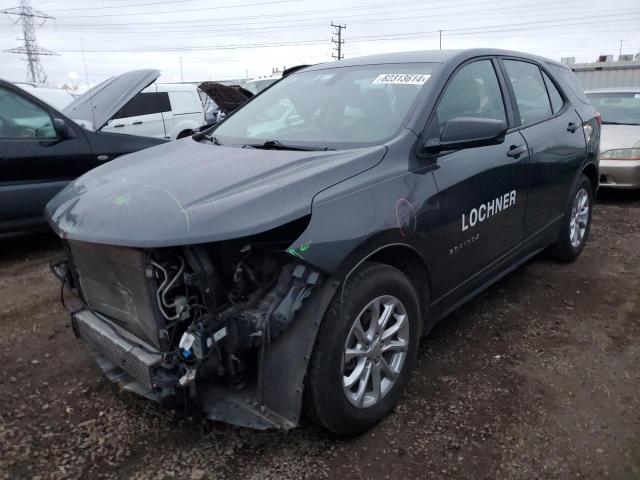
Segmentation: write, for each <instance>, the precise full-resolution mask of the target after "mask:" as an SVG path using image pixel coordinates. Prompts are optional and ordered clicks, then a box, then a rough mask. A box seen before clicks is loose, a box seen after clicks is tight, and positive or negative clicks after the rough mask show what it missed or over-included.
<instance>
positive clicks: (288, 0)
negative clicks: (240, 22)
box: [60, 0, 303, 18]
mask: <svg viewBox="0 0 640 480" xmlns="http://www.w3.org/2000/svg"><path fill="white" fill-rule="evenodd" d="M302 1H303V0H271V1H268V2H255V3H241V4H238V5H222V6H219V7H205V8H189V9H186V8H181V9H180V10H164V11H159V12H156V11H147V12H129V13H126V12H124V13H122V12H121V13H103V14H100V15H73V16H62V17H60V18H103V17H124V16H136V15H160V14H163V13H188V12H204V11H207V10H220V9H223V8H238V7H259V6H264V5H274V4H280V3H294V2H302Z"/></svg>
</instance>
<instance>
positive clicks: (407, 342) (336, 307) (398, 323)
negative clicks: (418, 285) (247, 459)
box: [305, 262, 421, 436]
mask: <svg viewBox="0 0 640 480" xmlns="http://www.w3.org/2000/svg"><path fill="white" fill-rule="evenodd" d="M341 294H342V290H338V291H337V292H336V295H335V297H334V299H333V300H332V302H331V304H330V306H329V308H328V309H327V311H326V313H325V316H324V319H323V321H322V324H321V326H320V330H319V332H318V338H317V340H316V345H315V347H314V350H313V354H312V356H311V361H310V365H309V371H308V373H307V384H306V388H305V407H306V409H307V412H308V413H309V414H310V416H311V419H312V420H313V421H314V422H315V423H317V424H318V425H320V426H322V427H324V428H326V429H327V430H329V431H331V432H333V433H335V434H338V435H341V436H353V435H357V434H359V433H362V432H364V431H365V430H367V429H369V428H371V427H372V426H374V425H375V424H376V423H378V422H379V421H380V420H381V419H382V418H383V417H384V416H385V415H387V414H388V413H389V411H390V410H391V409H392V408H393V406H394V404H395V403H396V402H397V400H398V398H399V397H400V395H401V394H402V392H403V391H404V389H405V387H406V385H407V382H408V381H409V374H410V371H411V368H412V366H413V363H414V360H415V356H416V351H417V348H418V340H419V335H420V322H421V320H420V309H419V302H418V298H417V295H416V292H415V289H414V287H413V285H412V284H411V281H410V280H409V279H408V278H407V277H406V275H404V274H403V273H402V272H401V271H400V270H398V269H396V268H394V267H391V266H389V265H385V264H381V263H374V262H368V263H366V264H364V265H363V266H362V267H360V268H359V269H358V270H357V271H356V272H355V273H354V274H353V275H351V276H350V277H349V280H348V281H347V283H346V285H345V287H344V296H342V295H341ZM341 298H343V299H344V302H343V303H342V308H340V307H341V305H340V303H341V302H340V300H341ZM376 312H377V318H378V322H374V321H373V320H374V318H376V317H375V315H376ZM385 319H386V321H385ZM376 325H379V326H380V327H376ZM358 326H360V327H361V328H358Z"/></svg>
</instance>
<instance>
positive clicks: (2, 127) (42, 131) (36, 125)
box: [0, 88, 57, 139]
mask: <svg viewBox="0 0 640 480" xmlns="http://www.w3.org/2000/svg"><path fill="white" fill-rule="evenodd" d="M56 137H57V135H56V131H55V129H54V128H53V121H52V120H51V116H50V115H49V113H48V112H47V111H46V110H44V109H42V108H40V107H39V106H37V105H35V104H33V103H31V102H30V101H29V100H27V99H26V98H23V97H21V96H20V95H17V94H16V93H14V92H12V91H10V90H6V89H4V88H0V138H5V139H22V138H38V139H52V138H56Z"/></svg>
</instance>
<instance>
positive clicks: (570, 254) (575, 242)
mask: <svg viewBox="0 0 640 480" xmlns="http://www.w3.org/2000/svg"><path fill="white" fill-rule="evenodd" d="M570 199H571V200H570V201H569V205H568V207H567V212H566V214H565V217H564V219H563V221H562V230H561V231H560V237H559V238H558V241H557V242H556V243H555V244H553V245H552V246H551V248H550V253H551V254H552V256H553V257H554V258H556V260H558V261H560V262H566V263H568V262H573V261H574V260H575V259H576V258H578V256H579V255H580V252H582V249H583V248H584V246H585V244H586V243H587V238H588V237H589V231H590V230H591V212H592V210H593V185H591V181H590V180H589V178H588V177H587V176H586V175H581V176H580V180H579V181H578V183H577V184H576V185H575V186H574V188H573V190H572V192H571V196H570Z"/></svg>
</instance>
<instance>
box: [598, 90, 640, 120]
mask: <svg viewBox="0 0 640 480" xmlns="http://www.w3.org/2000/svg"><path fill="white" fill-rule="evenodd" d="M587 97H589V100H590V101H591V105H593V106H594V107H595V108H596V110H598V112H600V116H601V117H602V123H614V124H616V123H617V124H622V125H640V93H633V92H630V93H622V92H601V93H587Z"/></svg>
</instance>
